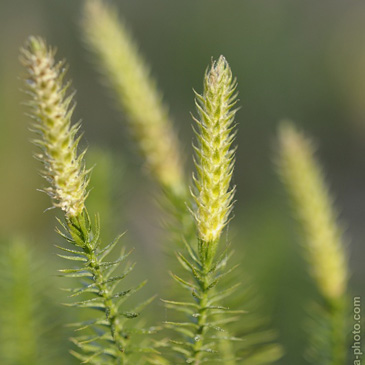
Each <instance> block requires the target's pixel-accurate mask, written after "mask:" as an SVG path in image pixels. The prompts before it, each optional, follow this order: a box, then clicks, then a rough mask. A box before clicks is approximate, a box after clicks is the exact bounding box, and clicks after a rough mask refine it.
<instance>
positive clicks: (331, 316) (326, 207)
mask: <svg viewBox="0 0 365 365" xmlns="http://www.w3.org/2000/svg"><path fill="white" fill-rule="evenodd" d="M279 141H280V153H279V167H280V169H279V171H280V176H281V178H282V180H283V182H284V183H285V186H286V187H287V190H288V193H289V195H290V197H291V199H292V201H293V207H294V210H295V212H296V216H297V217H298V219H299V221H300V223H301V227H302V230H303V233H304V248H305V250H306V255H307V259H308V263H309V267H310V272H311V274H312V276H313V278H314V280H315V283H316V285H317V287H318V290H319V292H320V294H321V295H322V297H323V303H321V304H318V305H315V306H313V308H311V310H310V313H311V316H312V317H313V320H312V322H311V325H310V332H311V333H310V335H311V338H312V341H311V346H310V349H309V350H308V357H309V358H310V359H311V361H312V362H313V363H315V364H328V365H329V364H332V365H340V364H344V363H345V362H346V352H347V336H348V328H347V316H348V313H347V305H346V303H347V283H348V277H349V274H348V268H347V254H346V252H345V244H344V240H343V231H342V228H341V227H340V225H339V224H338V219H337V213H336V211H335V209H334V208H333V199H332V197H331V196H330V194H329V192H328V189H327V186H326V184H325V182H324V177H323V173H322V170H321V168H320V167H319V165H318V163H317V162H316V160H315V158H314V148H313V143H312V142H311V141H310V140H309V139H308V138H307V137H305V136H304V135H303V134H302V133H300V132H298V131H297V130H296V129H295V128H294V127H293V126H292V125H291V124H289V123H283V124H282V125H281V127H280V130H279Z"/></svg>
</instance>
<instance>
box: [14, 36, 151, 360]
mask: <svg viewBox="0 0 365 365" xmlns="http://www.w3.org/2000/svg"><path fill="white" fill-rule="evenodd" d="M54 54H55V51H54V50H52V49H50V48H48V47H47V45H46V43H45V42H44V41H43V40H42V39H41V38H37V37H30V38H29V39H28V41H27V42H26V44H25V46H24V47H23V48H22V50H21V61H22V63H23V65H24V66H25V68H26V71H27V77H26V85H27V89H28V93H29V95H30V102H29V104H30V107H31V116H32V117H33V119H34V121H35V122H34V123H33V130H34V131H35V132H36V133H37V134H38V135H39V137H40V138H39V139H37V140H35V144H36V145H37V146H39V147H40V148H41V153H40V154H38V155H37V158H38V159H39V160H41V162H43V165H44V168H45V171H44V172H43V175H44V177H45V178H46V179H47V180H48V181H49V182H50V185H51V186H50V187H49V188H47V189H46V191H47V192H48V194H49V195H50V196H51V198H52V200H53V206H54V207H60V208H61V209H62V210H63V211H64V214H65V223H62V222H61V221H59V223H60V225H61V227H62V228H63V229H62V231H61V230H59V229H57V231H58V233H59V234H60V235H61V236H62V237H63V238H64V239H65V240H66V241H67V242H69V243H70V244H71V246H73V247H72V248H65V247H59V249H60V250H62V251H64V252H65V253H66V254H62V255H59V256H60V257H62V258H64V259H66V260H69V261H70V262H71V263H78V264H79V266H78V267H76V268H70V269H64V270H61V273H62V274H63V275H64V276H66V277H70V278H80V279H82V280H83V281H82V287H81V288H75V289H70V290H69V291H70V296H71V297H72V298H75V297H81V298H82V300H80V301H78V302H74V303H71V304H68V305H70V306H76V307H81V308H90V309H95V310H97V311H101V312H102V313H103V315H102V316H101V317H99V316H96V317H94V318H93V319H91V320H89V321H86V322H83V323H79V324H77V326H78V327H80V328H79V329H80V330H81V329H83V330H85V329H86V330H88V331H89V332H88V333H86V334H85V335H81V336H77V337H75V338H73V339H72V341H73V342H74V343H75V345H76V346H77V347H79V348H80V350H81V351H82V352H81V353H79V352H76V351H72V353H73V354H74V355H75V356H76V357H77V358H78V359H80V360H82V361H83V362H85V363H90V364H101V363H106V362H107V363H110V364H127V363H133V364H134V363H136V360H130V356H131V355H133V353H135V352H141V351H149V350H150V349H149V348H141V347H140V346H134V347H133V346H130V345H129V341H128V339H129V338H130V335H131V332H132V331H131V328H129V329H128V325H127V324H126V320H127V319H131V318H135V317H137V316H138V314H139V313H138V312H139V311H140V310H141V309H142V308H143V306H144V304H146V303H147V302H149V300H147V302H146V303H143V304H142V305H141V306H140V307H138V308H134V311H125V310H123V309H122V305H124V302H125V300H126V299H127V298H128V297H129V296H130V295H131V294H132V293H134V292H135V291H137V290H138V289H140V288H141V287H143V286H144V284H145V282H143V283H141V284H140V285H138V286H137V287H135V288H130V289H127V290H122V291H116V288H117V286H118V284H119V283H120V281H121V280H122V279H124V278H125V277H126V276H127V275H128V274H129V273H130V272H131V270H132V269H133V265H129V266H127V268H126V269H125V271H124V272H122V273H119V274H118V273H117V274H114V275H113V272H114V271H115V270H116V268H117V267H118V266H119V264H120V263H122V262H123V261H125V260H126V258H127V257H128V256H129V254H130V252H127V253H125V252H122V254H121V255H120V257H118V258H117V259H115V260H111V261H106V258H107V257H108V255H109V254H110V253H111V252H112V250H113V248H114V247H116V245H117V243H118V241H119V239H120V236H119V237H118V238H117V239H115V240H114V241H113V242H112V243H110V244H108V245H106V246H105V247H103V246H102V245H101V242H100V239H99V237H100V224H99V218H98V216H96V218H95V223H92V222H91V220H90V218H89V214H88V212H87V210H86V208H85V199H86V197H87V184H88V177H87V174H88V170H86V169H85V166H84V162H83V156H84V154H85V152H82V153H81V154H78V152H77V145H78V142H79V140H80V137H76V134H77V131H78V129H79V127H80V124H79V123H78V124H76V125H73V126H72V125H71V115H72V111H73V107H72V106H71V107H70V105H71V103H72V95H71V96H67V95H66V92H67V89H68V86H69V84H66V85H65V84H64V83H63V77H64V69H63V66H64V63H63V62H60V63H57V62H56V61H55V59H54ZM134 332H138V331H137V330H136V329H134ZM151 351H152V350H151ZM129 361H131V362H129Z"/></svg>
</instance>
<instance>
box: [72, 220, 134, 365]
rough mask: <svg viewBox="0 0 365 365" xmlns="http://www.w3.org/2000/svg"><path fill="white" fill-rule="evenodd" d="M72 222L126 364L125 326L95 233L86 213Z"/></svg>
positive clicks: (119, 360) (119, 354) (121, 360)
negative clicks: (94, 240) (97, 248)
mask: <svg viewBox="0 0 365 365" xmlns="http://www.w3.org/2000/svg"><path fill="white" fill-rule="evenodd" d="M85 214H86V213H85ZM70 224H71V225H73V227H74V228H77V229H78V230H79V232H80V238H81V240H82V241H83V242H84V246H83V247H82V249H83V251H84V252H85V253H86V255H87V259H88V267H89V270H90V272H91V273H92V280H93V282H94V283H95V286H96V287H97V289H98V295H99V296H100V297H102V299H103V304H104V306H105V316H106V319H107V321H108V322H109V326H110V331H111V335H112V338H113V341H114V344H115V346H116V347H117V348H118V352H117V364H121V365H123V364H126V363H127V362H126V356H125V348H126V344H125V339H124V338H123V336H122V335H121V334H122V331H123V327H122V324H121V322H120V320H119V316H118V308H117V306H116V304H115V303H114V302H113V296H112V293H111V291H110V289H109V288H108V285H107V284H106V277H105V276H104V275H103V272H102V270H101V260H100V258H99V257H98V255H97V254H96V247H95V246H94V244H93V238H94V233H93V231H92V230H91V229H90V228H89V227H87V225H86V222H85V216H84V213H83V214H80V215H78V216H77V217H76V218H74V219H72V220H71V221H70V222H69V225H70Z"/></svg>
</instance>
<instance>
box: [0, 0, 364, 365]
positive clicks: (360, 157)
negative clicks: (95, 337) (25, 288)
mask: <svg viewBox="0 0 365 365" xmlns="http://www.w3.org/2000/svg"><path fill="white" fill-rule="evenodd" d="M115 2H116V3H117V4H118V6H119V8H120V10H121V14H122V15H123V17H124V19H125V20H126V22H127V24H128V25H129V27H130V28H131V30H132V32H133V34H134V36H135V39H136V40H137V42H138V43H139V45H140V48H141V52H142V53H143V55H144V56H145V58H146V59H147V61H148V62H149V63H150V65H151V68H152V71H153V74H154V76H155V78H156V79H157V80H158V84H159V87H160V89H161V90H162V91H163V93H164V96H165V101H166V102H167V103H168V104H169V105H170V109H171V114H172V116H173V118H174V121H175V122H176V127H177V128H178V130H179V135H180V138H181V141H182V143H183V146H184V147H185V149H184V151H186V162H187V164H188V166H189V168H190V169H191V165H192V159H191V150H192V149H191V141H192V137H193V136H192V135H193V133H192V129H191V122H192V120H191V116H190V112H194V103H193V91H192V88H194V89H195V90H197V91H199V92H200V91H201V90H202V79H203V73H204V71H205V68H206V67H207V65H208V64H209V62H210V59H211V57H212V56H213V57H217V56H219V55H220V54H223V55H225V57H226V58H227V60H228V62H229V63H230V65H231V67H232V70H233V73H234V74H235V75H236V76H237V79H238V83H239V92H240V96H239V98H240V105H241V107H242V108H241V110H240V111H239V113H238V116H237V121H238V123H239V133H238V136H237V145H238V151H237V162H236V170H235V175H234V183H235V184H236V185H237V195H236V198H237V203H236V206H235V217H234V220H233V221H232V223H231V224H230V226H229V237H230V239H231V240H232V241H233V243H234V246H235V249H236V250H238V251H239V252H240V253H241V252H242V256H243V259H242V265H241V266H242V271H243V272H245V273H247V275H248V276H249V277H250V278H251V280H252V282H253V283H254V285H256V286H257V288H258V289H259V292H260V295H261V297H263V299H264V300H263V301H264V304H265V308H264V309H265V311H266V314H268V315H271V317H272V324H271V325H272V328H274V329H275V330H276V331H277V332H278V336H279V341H280V342H281V343H282V344H283V345H284V347H285V351H286V354H285V357H284V358H283V359H282V360H281V361H280V363H282V364H298V365H300V364H305V363H306V362H305V360H304V359H303V356H302V353H303V351H304V347H305V334H304V333H303V330H302V327H303V323H304V322H305V317H306V309H305V308H306V305H307V304H308V302H309V301H311V300H312V299H314V298H315V297H316V295H317V294H316V291H315V289H314V286H313V284H312V281H311V278H310V277H309V275H308V274H307V272H306V264H305V261H304V260H303V258H302V255H301V253H302V251H301V249H300V246H299V243H300V238H298V236H297V227H296V225H295V222H294V220H293V219H292V217H291V214H290V210H289V205H288V203H287V199H286V195H285V192H284V191H283V188H282V187H281V185H280V183H279V181H278V178H277V175H276V172H275V164H274V160H275V135H276V129H277V125H278V122H279V121H280V120H281V119H283V118H290V119H292V120H294V121H295V122H296V123H297V125H299V126H300V127H301V128H302V129H303V130H305V131H306V132H307V133H308V134H310V135H312V136H313V137H314V138H315V140H316V142H317V144H318V147H319V149H318V157H319V159H320V161H321V163H322V165H323V167H324V169H325V171H326V175H327V178H328V182H329V184H330V188H331V190H332V192H333V194H334V195H335V197H336V203H337V208H338V210H339V212H340V217H341V220H342V222H344V225H345V227H346V238H347V241H348V242H349V245H348V249H349V253H350V266H351V272H352V277H351V290H352V293H353V295H357V296H359V295H364V294H365V291H364V277H365V266H364V264H363V262H364V257H365V255H364V253H365V246H364V242H363V241H364V240H363V237H365V225H364V217H365V3H364V2H361V1H355V0H348V1H341V0H322V1H315V0H308V1H299V0H271V1H267V0H266V1H264V0H225V1H223V0H198V1H197V0H183V1H182V0H180V1H171V0H155V1H151V0H134V1H121V0H116V1H115ZM80 11H81V2H78V1H74V0H32V1H29V0H12V1H6V0H1V1H0V55H1V56H0V166H1V183H0V184H1V189H0V201H1V204H2V207H3V208H2V209H1V210H0V238H1V241H2V242H4V244H5V242H6V241H11V240H12V239H13V237H14V236H16V237H22V239H23V240H24V241H26V242H27V244H29V245H30V246H32V250H37V252H41V253H42V257H43V258H44V263H47V264H45V270H46V271H47V272H48V274H49V275H52V277H54V280H55V282H56V284H55V285H56V286H62V285H61V283H60V282H59V281H58V280H61V279H58V278H56V277H55V276H54V275H55V273H56V270H55V268H56V267H61V266H62V264H63V263H62V262H59V261H57V260H56V258H55V248H54V247H53V244H55V243H57V242H59V237H57V235H56V234H55V233H54V226H55V218H54V215H55V211H54V210H50V211H47V212H45V213H42V212H43V211H44V210H45V209H46V208H48V207H49V206H50V201H49V199H48V197H47V196H46V195H45V194H42V193H40V192H38V191H36V189H38V188H41V187H42V186H44V185H45V182H44V181H43V180H42V179H41V177H40V176H39V174H38V173H37V171H38V169H39V168H40V166H39V164H38V163H37V161H35V160H34V159H33V158H32V153H33V151H34V147H33V146H32V145H31V143H30V142H29V140H30V138H31V133H30V132H29V131H28V123H29V120H28V119H27V117H26V116H24V112H25V107H24V106H23V105H22V101H23V100H24V99H25V96H24V94H22V92H21V88H22V82H21V79H20V76H21V75H22V73H23V70H22V68H21V66H20V65H19V62H18V50H19V47H20V46H21V45H22V43H23V42H24V40H25V39H26V38H27V36H28V35H30V34H35V35H41V36H43V37H45V38H46V39H47V41H48V42H49V43H50V44H53V45H55V46H57V48H58V57H60V58H66V59H67V61H68V63H69V65H70V70H69V73H68V76H69V77H70V78H71V79H72V80H73V88H74V89H76V90H77V95H76V100H77V108H76V112H75V118H74V120H75V121H76V120H77V119H78V118H81V119H82V120H83V130H84V131H85V135H84V139H83V142H82V143H83V146H84V147H85V146H88V147H89V150H90V152H91V153H89V155H88V158H87V161H88V165H89V166H92V165H93V164H95V163H96V167H95V169H94V172H93V177H92V183H91V186H93V187H95V189H94V190H93V191H92V192H91V195H90V199H91V202H90V204H91V205H92V206H98V204H100V202H103V204H104V205H103V206H102V207H101V208H99V207H98V208H95V209H98V210H101V214H102V221H104V226H106V227H108V230H107V232H106V238H110V237H113V236H114V235H115V234H116V233H118V232H121V231H127V241H128V244H129V245H130V246H133V247H135V249H136V255H135V256H136V259H137V261H138V262H139V264H138V265H137V269H138V274H137V276H140V277H141V278H143V277H148V278H150V279H149V281H150V284H149V288H148V291H149V292H151V293H154V292H157V293H159V291H160V290H161V286H163V285H165V281H164V279H163V277H164V276H165V270H166V267H165V266H164V265H165V258H164V255H163V254H162V253H161V251H162V250H161V245H162V244H163V243H164V242H166V237H165V235H164V232H163V230H162V229H161V228H160V220H161V213H160V210H159V208H158V206H157V205H156V204H155V199H154V196H156V195H157V189H156V186H154V184H153V183H152V182H151V181H150V180H149V178H148V176H147V175H146V174H145V173H143V171H142V172H141V167H142V170H143V162H142V161H141V159H140V157H139V156H138V153H137V152H136V149H135V147H134V145H133V143H132V142H131V141H130V138H129V135H128V130H127V128H126V126H125V123H121V121H122V122H124V120H123V116H122V115H121V114H120V113H119V111H117V110H116V108H115V107H114V103H113V101H111V99H110V98H109V95H108V91H107V90H106V88H104V87H103V85H102V83H100V78H99V75H98V73H97V72H96V71H95V70H94V68H93V65H92V62H91V56H90V54H89V53H88V51H87V50H86V49H85V47H84V45H83V42H82V39H81V36H80V33H81V32H80V28H79V20H80ZM103 176H104V177H105V176H108V179H105V178H103ZM110 181H112V184H110ZM111 212H112V213H111ZM54 262H56V263H55V264H54ZM146 263H148V264H146ZM136 271H137V270H136ZM52 280H53V279H52ZM62 298H63V294H62V293H58V294H54V301H55V305H56V306H57V305H59V304H58V302H59V301H62ZM158 306H159V304H158V303H157V304H156V310H158V308H157V307H158ZM60 310H61V309H60ZM63 312H64V310H62V312H60V313H63ZM67 315H68V314H67ZM163 319H164V318H162V320H163ZM68 320H69V318H67V321H68ZM61 332H62V333H63V331H61ZM61 332H60V333H61ZM67 336H69V334H65V338H66V340H65V341H67ZM59 341H60V343H61V342H62V341H64V340H63V339H59ZM65 356H68V355H66V354H65ZM73 361H74V360H72V358H71V356H69V357H68V358H65V363H66V364H71V363H72V362H73Z"/></svg>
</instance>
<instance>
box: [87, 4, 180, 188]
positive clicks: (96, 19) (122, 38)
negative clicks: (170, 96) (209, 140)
mask: <svg viewBox="0 0 365 365" xmlns="http://www.w3.org/2000/svg"><path fill="white" fill-rule="evenodd" d="M84 14H85V16H84V20H83V31H84V37H85V40H86V43H87V44H88V45H89V47H90V48H91V50H92V51H93V52H94V53H95V55H96V56H97V60H98V62H99V63H100V64H101V67H100V69H101V70H102V72H103V73H104V74H105V76H106V78H107V79H108V83H109V84H111V86H112V88H113V90H114V91H115V93H116V96H117V101H118V104H120V105H121V106H122V108H123V110H125V111H126V113H127V116H128V120H129V127H130V130H131V132H132V134H133V135H134V137H135V139H136V140H137V141H138V146H139V148H140V150H141V152H142V155H143V157H144V159H145V160H146V162H147V167H148V168H149V169H150V171H151V173H152V175H153V176H154V177H155V178H156V179H157V181H158V182H160V183H161V184H162V185H163V186H164V187H165V188H167V189H169V190H172V191H174V192H175V193H179V192H181V191H183V190H184V188H185V186H184V185H181V182H182V181H183V168H182V161H181V159H180V147H179V145H180V143H179V141H178V138H177V136H176V134H175V132H174V130H173V127H172V123H171V121H170V117H169V115H168V114H169V113H168V110H167V107H166V106H165V105H164V104H163V103H162V96H161V95H160V93H159V92H158V91H157V89H156V86H155V81H154V80H153V79H152V78H151V76H150V71H149V69H148V67H147V65H146V64H145V62H144V61H143V59H142V58H141V56H140V55H139V51H138V49H137V47H136V45H135V43H134V42H133V40H132V37H131V35H130V34H129V32H128V30H127V29H126V27H125V26H124V25H123V23H121V22H120V21H119V19H118V16H117V14H118V12H117V11H116V9H115V8H114V7H111V6H108V5H106V4H105V3H104V2H103V1H99V0H89V1H85V12H84Z"/></svg>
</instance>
